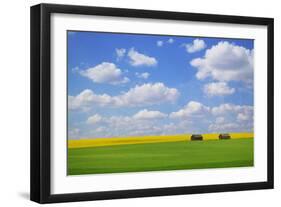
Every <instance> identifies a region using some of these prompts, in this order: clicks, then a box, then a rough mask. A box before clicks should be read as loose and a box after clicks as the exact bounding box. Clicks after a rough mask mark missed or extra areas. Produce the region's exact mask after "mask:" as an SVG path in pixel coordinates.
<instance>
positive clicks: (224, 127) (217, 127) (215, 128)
mask: <svg viewBox="0 0 281 207" xmlns="http://www.w3.org/2000/svg"><path fill="white" fill-rule="evenodd" d="M241 129H242V128H241V127H240V126H239V125H238V124H237V123H225V124H210V126H209V130H210V131H212V132H234V131H237V130H238V131H239V130H241Z"/></svg>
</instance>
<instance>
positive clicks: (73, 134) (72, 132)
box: [68, 128, 81, 139]
mask: <svg viewBox="0 0 281 207" xmlns="http://www.w3.org/2000/svg"><path fill="white" fill-rule="evenodd" d="M80 131H81V130H80V129H79V128H70V129H69V130H68V136H69V139H77V138H79V136H80Z"/></svg>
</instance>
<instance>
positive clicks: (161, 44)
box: [156, 40, 164, 47]
mask: <svg viewBox="0 0 281 207" xmlns="http://www.w3.org/2000/svg"><path fill="white" fill-rule="evenodd" d="M156 44H157V46H158V47H162V46H163V44H164V42H163V41H161V40H158V41H157V42H156Z"/></svg>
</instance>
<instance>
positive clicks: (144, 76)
mask: <svg viewBox="0 0 281 207" xmlns="http://www.w3.org/2000/svg"><path fill="white" fill-rule="evenodd" d="M135 74H136V76H137V77H138V78H142V79H148V77H149V76H150V74H149V73H147V72H145V73H135Z"/></svg>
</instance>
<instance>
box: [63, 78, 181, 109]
mask: <svg viewBox="0 0 281 207" xmlns="http://www.w3.org/2000/svg"><path fill="white" fill-rule="evenodd" d="M179 95H180V93H179V92H178V90H177V89H175V88H168V87H166V86H165V85H164V84H163V83H154V84H150V83H146V84H143V85H136V86H135V87H134V88H131V89H130V90H129V91H127V92H125V93H123V94H121V95H118V96H110V95H108V94H95V93H94V92H93V91H92V90H90V89H86V90H84V91H82V92H81V93H80V94H78V95H77V96H68V105H69V109H72V110H74V109H85V108H88V107H93V106H110V107H122V106H146V105H154V104H160V103H163V102H170V103H174V102H175V101H176V100H177V98H178V97H179Z"/></svg>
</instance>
